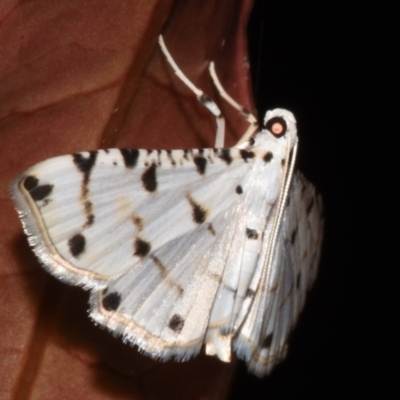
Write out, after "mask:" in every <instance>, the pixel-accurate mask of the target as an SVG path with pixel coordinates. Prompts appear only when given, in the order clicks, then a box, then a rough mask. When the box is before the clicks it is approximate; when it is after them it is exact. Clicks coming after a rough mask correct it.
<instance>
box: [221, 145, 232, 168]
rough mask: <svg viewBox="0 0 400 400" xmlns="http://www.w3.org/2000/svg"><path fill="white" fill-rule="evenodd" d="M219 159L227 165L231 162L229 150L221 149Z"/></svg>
mask: <svg viewBox="0 0 400 400" xmlns="http://www.w3.org/2000/svg"><path fill="white" fill-rule="evenodd" d="M219 158H220V159H221V160H223V161H225V162H226V163H227V164H228V165H229V164H230V163H231V162H232V156H231V149H221V153H220V155H219Z"/></svg>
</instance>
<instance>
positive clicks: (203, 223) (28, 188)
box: [11, 149, 253, 359]
mask: <svg viewBox="0 0 400 400" xmlns="http://www.w3.org/2000/svg"><path fill="white" fill-rule="evenodd" d="M252 161H253V159H247V158H246V153H243V151H240V150H238V149H230V150H229V149H219V150H218V149H217V150H214V149H204V150H190V151H183V150H174V151H152V152H150V151H146V150H117V149H112V150H98V151H95V152H90V153H89V152H87V153H78V154H75V155H71V156H63V157H57V158H54V159H50V160H47V161H44V162H42V163H40V164H38V165H36V166H34V167H32V168H31V169H29V170H28V171H26V172H25V173H24V174H23V175H21V176H20V177H18V178H17V179H16V180H15V181H14V182H13V183H12V187H11V191H12V194H13V197H14V200H15V202H16V204H17V208H18V210H19V213H20V216H21V218H22V220H23V223H24V227H25V231H26V233H27V234H28V236H29V241H30V243H31V245H33V246H34V251H35V253H36V254H37V256H38V257H39V259H40V261H41V262H42V263H43V264H44V266H45V267H46V269H47V270H48V271H49V272H51V273H52V274H54V275H56V276H57V277H58V278H60V279H62V280H64V281H67V282H69V283H72V284H79V285H84V286H86V287H88V288H91V289H94V291H95V293H94V294H93V295H92V297H91V307H92V311H91V315H92V317H93V318H94V319H95V320H96V321H98V322H99V323H101V324H103V325H105V326H107V327H108V328H110V330H111V331H113V332H114V333H116V334H122V335H124V338H125V339H126V340H128V341H130V342H132V343H136V344H138V345H139V347H140V348H141V349H143V350H145V351H147V352H149V353H150V354H151V355H153V356H155V357H162V358H168V357H170V356H171V355H175V356H177V357H179V358H181V359H184V358H188V357H190V356H191V355H192V354H194V353H195V352H197V351H198V349H199V348H200V346H201V343H202V341H203V339H204V334H205V331H206V329H207V324H208V321H209V314H210V312H211V309H212V305H213V301H214V298H215V293H216V291H217V288H218V286H219V285H220V282H221V276H222V273H223V270H224V268H225V265H226V263H230V261H231V260H230V258H231V257H233V253H232V251H231V250H232V248H231V246H232V243H235V244H236V245H238V246H239V247H241V246H242V247H243V243H244V241H245V240H246V239H245V237H246V222H245V215H244V214H243V213H240V212H238V210H240V209H241V207H242V205H241V204H242V202H243V200H242V199H243V197H242V196H241V193H240V191H239V190H238V186H239V183H240V182H243V181H246V179H247V178H246V175H247V173H248V172H249V171H250V169H251V168H250V165H251V162H252ZM236 235H238V237H241V238H242V239H241V240H236V241H234V240H233V239H234V237H235V236H236ZM104 288H107V289H106V291H102V290H101V289H104Z"/></svg>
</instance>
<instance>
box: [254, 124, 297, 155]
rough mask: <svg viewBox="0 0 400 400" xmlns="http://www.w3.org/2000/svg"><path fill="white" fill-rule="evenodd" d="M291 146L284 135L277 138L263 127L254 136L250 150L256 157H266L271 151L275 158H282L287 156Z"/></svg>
mask: <svg viewBox="0 0 400 400" xmlns="http://www.w3.org/2000/svg"><path fill="white" fill-rule="evenodd" d="M292 147H293V143H292V141H291V140H290V139H289V140H288V138H286V136H282V137H280V138H278V137H276V136H274V135H273V134H272V133H271V132H269V131H268V130H266V129H263V130H261V131H260V132H258V133H257V135H256V136H255V137H254V144H253V146H252V148H251V151H253V152H254V154H255V155H256V156H258V157H265V156H266V157H268V156H267V154H269V153H271V154H272V156H273V158H274V159H275V160H282V159H284V158H286V157H287V154H288V150H291V148H292Z"/></svg>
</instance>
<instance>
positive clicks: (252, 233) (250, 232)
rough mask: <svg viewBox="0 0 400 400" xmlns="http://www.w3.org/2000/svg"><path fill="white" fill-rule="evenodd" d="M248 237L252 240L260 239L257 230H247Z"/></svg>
mask: <svg viewBox="0 0 400 400" xmlns="http://www.w3.org/2000/svg"><path fill="white" fill-rule="evenodd" d="M246 236H247V238H248V239H250V240H256V239H258V233H257V231H256V230H255V229H250V228H247V229H246Z"/></svg>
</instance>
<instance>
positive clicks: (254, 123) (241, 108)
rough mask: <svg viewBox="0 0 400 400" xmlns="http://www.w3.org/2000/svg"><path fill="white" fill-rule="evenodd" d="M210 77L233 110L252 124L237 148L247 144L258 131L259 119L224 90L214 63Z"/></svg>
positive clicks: (211, 64)
mask: <svg viewBox="0 0 400 400" xmlns="http://www.w3.org/2000/svg"><path fill="white" fill-rule="evenodd" d="M209 70H210V75H211V78H212V80H213V82H214V85H215V87H216V88H217V90H218V92H219V94H220V96H221V97H222V98H223V99H225V100H226V101H227V102H228V103H229V104H230V105H231V106H232V107H233V108H235V109H236V110H238V111H239V113H240V115H241V116H242V117H243V118H244V119H245V120H246V121H247V122H248V123H249V124H250V125H249V127H248V128H247V130H246V132H245V133H244V134H243V136H242V138H241V139H240V140H239V142H237V143H236V146H238V145H240V144H242V143H244V142H246V141H247V140H249V139H250V137H251V136H252V135H253V134H254V132H256V131H257V130H258V122H257V118H256V117H255V116H254V115H253V114H252V113H251V112H250V111H249V110H248V109H247V108H246V107H244V106H242V105H241V104H239V103H237V102H236V101H235V100H234V99H233V98H232V97H231V96H229V94H228V93H227V92H226V91H225V89H224V88H223V86H222V84H221V82H220V80H219V79H218V76H217V73H216V72H215V65H214V62H210V66H209Z"/></svg>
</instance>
